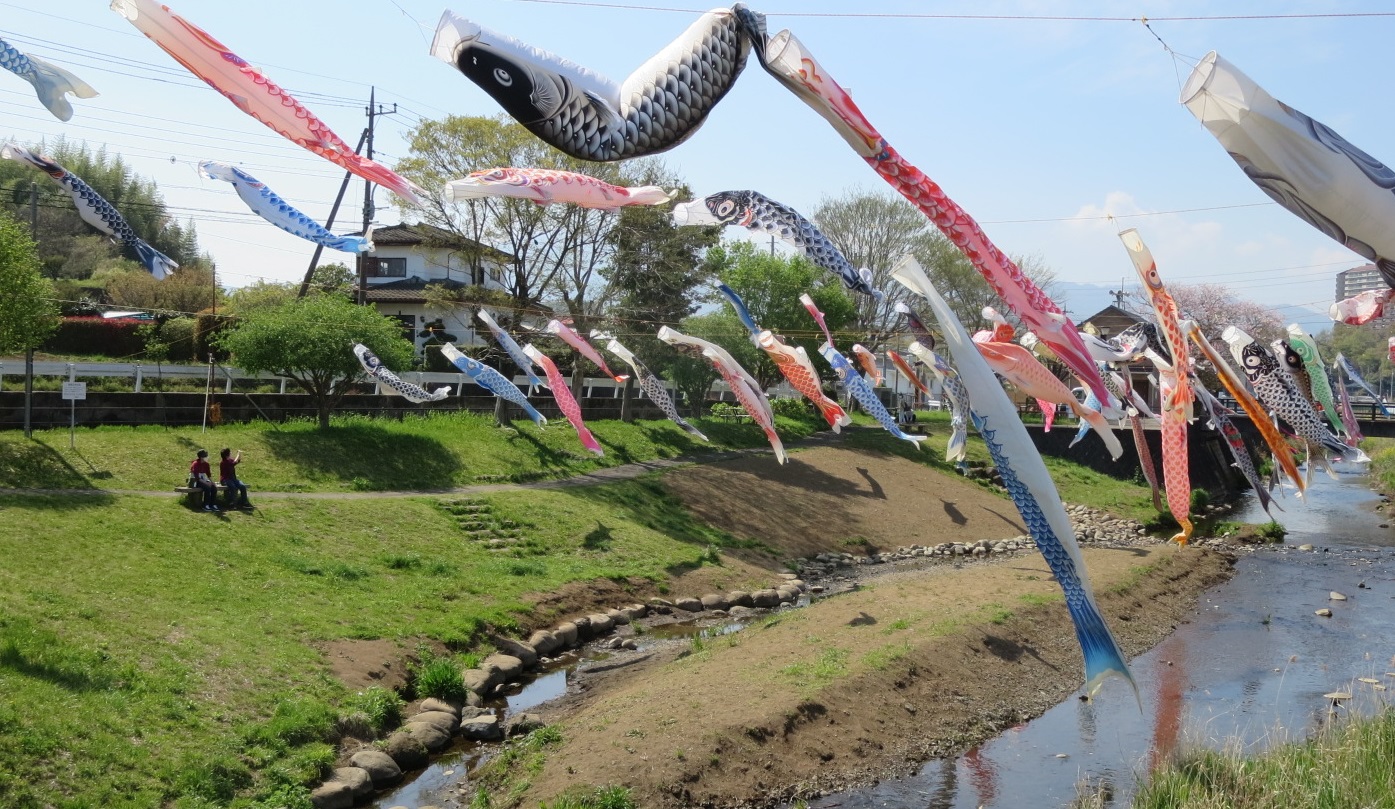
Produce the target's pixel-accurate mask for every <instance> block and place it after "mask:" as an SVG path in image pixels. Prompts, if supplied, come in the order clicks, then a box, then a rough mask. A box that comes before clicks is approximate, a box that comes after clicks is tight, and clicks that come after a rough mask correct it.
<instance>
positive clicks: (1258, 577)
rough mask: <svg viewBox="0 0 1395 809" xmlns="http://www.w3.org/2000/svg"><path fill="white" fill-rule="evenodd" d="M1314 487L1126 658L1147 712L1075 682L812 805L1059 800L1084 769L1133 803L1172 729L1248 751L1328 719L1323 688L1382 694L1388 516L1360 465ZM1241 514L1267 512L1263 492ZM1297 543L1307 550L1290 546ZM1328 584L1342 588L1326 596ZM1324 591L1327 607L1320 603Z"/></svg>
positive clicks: (1175, 734)
mask: <svg viewBox="0 0 1395 809" xmlns="http://www.w3.org/2000/svg"><path fill="white" fill-rule="evenodd" d="M1309 491H1310V493H1309V495H1308V497H1307V502H1306V503H1305V502H1303V501H1300V500H1298V499H1296V498H1294V497H1292V496H1290V497H1288V498H1286V499H1285V500H1284V501H1283V503H1282V505H1283V507H1284V508H1286V509H1288V510H1287V511H1286V512H1283V513H1280V514H1278V518H1279V521H1280V522H1282V523H1283V524H1284V525H1285V526H1286V527H1287V528H1288V530H1289V536H1288V540H1287V542H1286V543H1285V545H1284V546H1283V547H1282V548H1280V549H1275V550H1265V551H1261V552H1258V553H1255V554H1252V555H1250V556H1246V557H1244V558H1242V559H1241V560H1240V561H1239V562H1238V563H1237V573H1236V576H1235V577H1234V578H1233V579H1231V581H1229V582H1227V583H1226V584H1223V585H1221V586H1219V587H1217V588H1215V589H1213V590H1211V591H1210V592H1208V593H1207V594H1206V595H1205V596H1204V597H1203V599H1202V602H1201V603H1200V604H1199V605H1198V614H1197V615H1196V617H1195V618H1194V620H1193V621H1192V622H1191V623H1189V624H1185V625H1183V626H1182V627H1180V628H1179V629H1178V631H1177V632H1175V633H1173V635H1172V636H1170V637H1169V638H1167V639H1166V640H1165V641H1163V642H1162V643H1161V644H1159V645H1158V646H1157V647H1156V648H1154V649H1153V650H1152V651H1150V652H1148V653H1147V654H1144V655H1142V656H1140V657H1138V658H1137V659H1135V660H1134V661H1132V663H1131V664H1130V665H1131V667H1132V669H1133V672H1134V676H1135V678H1136V679H1137V681H1138V687H1139V693H1140V696H1141V699H1142V701H1143V707H1144V710H1143V711H1142V712H1139V711H1138V710H1137V708H1136V707H1135V705H1136V702H1135V700H1134V695H1133V693H1132V692H1131V690H1130V689H1129V688H1128V686H1127V685H1126V684H1124V683H1122V682H1120V681H1118V680H1112V681H1109V682H1108V683H1106V685H1105V687H1104V689H1103V690H1102V691H1101V693H1100V694H1099V695H1098V696H1097V698H1096V700H1095V701H1094V702H1093V703H1086V702H1081V701H1080V700H1078V699H1076V698H1074V697H1072V698H1071V699H1070V700H1068V701H1067V702H1065V703H1062V704H1061V705H1058V706H1056V707H1055V708H1053V709H1051V710H1050V711H1048V712H1047V713H1046V714H1044V715H1043V716H1041V717H1040V718H1038V719H1036V720H1034V721H1032V722H1031V723H1029V724H1028V725H1026V726H1025V727H1022V728H1015V729H1013V730H1010V731H1008V732H1007V733H1004V734H1003V735H1001V736H998V737H997V738H995V739H993V740H991V741H989V742H987V743H985V744H983V745H981V746H979V747H976V748H974V749H973V750H971V751H969V752H968V753H966V754H964V755H963V756H962V757H960V758H959V759H958V760H957V761H949V760H941V761H933V762H930V763H928V764H927V765H926V766H925V767H924V768H922V770H921V771H920V772H919V773H918V774H917V775H915V776H913V777H911V778H907V779H904V780H901V781H894V782H883V783H881V784H878V785H877V786H875V787H870V788H868V789H865V790H854V791H850V792H845V793H840V794H837V795H830V796H827V797H825V798H822V799H820V800H818V801H815V802H813V803H811V804H810V805H811V806H812V807H826V808H831V807H834V806H837V807H841V808H842V809H857V808H859V807H867V808H868V809H870V807H889V806H919V805H924V804H925V797H926V796H931V800H930V802H929V804H928V805H929V806H931V807H936V808H937V809H976V808H977V807H985V809H992V808H993V807H1004V808H1005V807H1014V809H1015V808H1016V807H1024V806H1031V807H1049V806H1057V807H1063V806H1066V805H1067V804H1069V803H1070V802H1071V800H1072V799H1074V798H1075V796H1076V785H1077V784H1078V783H1080V782H1081V781H1082V780H1088V781H1089V782H1090V783H1091V784H1100V783H1105V784H1108V785H1109V786H1110V787H1111V789H1110V797H1109V799H1108V800H1109V803H1110V804H1111V805H1117V806H1127V805H1129V803H1130V802H1131V800H1132V795H1133V790H1134V788H1135V786H1136V784H1137V780H1138V778H1139V777H1140V776H1142V775H1143V774H1145V773H1147V771H1148V770H1149V769H1151V768H1152V767H1154V766H1156V765H1157V763H1158V762H1160V761H1162V760H1163V759H1164V758H1165V757H1166V756H1167V755H1168V753H1170V752H1172V751H1173V750H1175V749H1176V747H1177V746H1178V744H1182V743H1192V742H1199V743H1205V744H1211V745H1218V744H1221V743H1223V742H1222V741H1221V740H1237V741H1238V742H1239V743H1240V744H1241V745H1243V747H1244V749H1245V750H1246V751H1247V752H1258V751H1260V750H1263V749H1265V748H1267V747H1269V746H1271V745H1273V744H1276V743H1281V742H1283V741H1287V740H1290V739H1293V738H1298V737H1302V736H1304V735H1306V734H1307V733H1309V732H1311V731H1312V730H1313V729H1314V728H1316V727H1318V726H1319V725H1320V724H1321V723H1323V722H1326V721H1327V720H1328V717H1329V703H1328V701H1327V700H1326V699H1324V698H1323V696H1322V695H1323V694H1325V693H1327V692H1329V691H1333V690H1350V691H1353V693H1354V694H1356V695H1357V699H1356V700H1353V701H1352V703H1350V705H1351V707H1352V709H1355V710H1363V709H1365V710H1369V709H1371V708H1372V707H1374V706H1375V705H1378V704H1380V703H1381V702H1382V701H1383V697H1384V693H1388V692H1378V691H1375V690H1373V689H1372V688H1371V687H1370V686H1368V685H1363V684H1362V683H1360V682H1354V680H1355V679H1356V678H1358V677H1376V678H1381V679H1383V680H1385V681H1386V682H1387V683H1392V684H1395V680H1389V679H1386V678H1385V671H1386V670H1387V667H1386V666H1385V663H1386V662H1387V661H1390V660H1391V657H1392V655H1393V654H1395V632H1392V630H1395V613H1392V611H1391V610H1390V604H1391V600H1392V599H1395V532H1392V531H1391V530H1390V529H1387V528H1381V527H1380V523H1381V521H1382V518H1381V517H1379V516H1378V515H1376V514H1375V513H1374V509H1373V507H1374V505H1375V504H1376V503H1377V502H1378V499H1379V498H1378V497H1377V495H1375V494H1374V493H1373V492H1371V491H1369V490H1368V489H1366V488H1365V481H1364V479H1363V478H1347V479H1345V480H1342V481H1340V482H1338V481H1332V480H1330V479H1328V478H1326V477H1325V476H1319V477H1317V478H1314V480H1313V486H1312V488H1311V489H1310V490H1309ZM1237 519H1239V520H1242V521H1246V522H1266V521H1268V517H1267V516H1266V515H1265V514H1264V512H1263V510H1261V509H1259V507H1258V506H1257V505H1252V506H1251V507H1248V508H1246V509H1245V510H1243V511H1242V512H1241V514H1240V516H1239V517H1237ZM1303 543H1312V544H1313V545H1315V546H1317V550H1315V551H1312V552H1304V551H1298V550H1297V546H1298V545H1300V544H1303ZM1360 583H1364V584H1365V585H1366V586H1365V587H1364V588H1363V587H1358V584H1360ZM1333 590H1335V591H1337V592H1341V593H1344V594H1345V595H1347V596H1348V598H1349V600H1347V601H1329V598H1328V593H1329V591H1333ZM1324 607H1326V608H1330V609H1331V610H1332V611H1333V616H1332V617H1331V618H1327V619H1324V618H1319V617H1317V616H1316V615H1314V612H1315V611H1316V610H1318V609H1321V608H1324Z"/></svg>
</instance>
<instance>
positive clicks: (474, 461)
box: [0, 412, 816, 492]
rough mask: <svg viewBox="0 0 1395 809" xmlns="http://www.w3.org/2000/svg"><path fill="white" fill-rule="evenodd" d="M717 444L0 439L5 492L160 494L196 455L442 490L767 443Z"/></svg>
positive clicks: (521, 439)
mask: <svg viewBox="0 0 1395 809" xmlns="http://www.w3.org/2000/svg"><path fill="white" fill-rule="evenodd" d="M697 422H698V424H699V425H700V429H701V430H702V431H703V432H705V433H706V434H707V435H708V437H709V438H711V439H712V441H711V443H704V442H702V441H699V440H697V439H696V438H694V437H693V436H691V435H689V434H688V433H686V432H684V431H683V430H681V429H679V427H678V426H677V425H675V424H673V423H671V422H669V421H635V422H633V423H628V424H627V423H625V422H622V421H595V422H591V423H589V426H590V427H591V430H592V432H593V433H595V435H596V438H597V440H599V441H600V442H601V446H603V447H604V448H605V450H606V454H605V456H604V457H601V458H597V457H596V456H595V455H593V454H592V453H590V452H588V451H586V450H585V449H584V448H583V447H582V446H581V444H580V443H578V442H577V438H576V432H575V431H574V430H572V428H571V426H570V425H568V424H566V423H565V422H561V423H556V424H550V425H549V426H548V427H547V428H546V429H538V428H537V427H536V426H534V425H533V424H532V423H531V422H529V421H527V420H526V419H525V420H523V421H521V422H515V429H503V430H501V429H500V428H498V427H495V426H494V420H493V418H492V417H490V416H485V415H481V414H475V413H466V412H457V413H439V414H435V413H433V414H428V415H423V416H420V417H414V418H406V419H403V420H402V421H393V420H388V419H373V418H368V417H365V416H343V417H338V418H335V419H333V420H332V422H331V426H330V428H329V429H327V430H320V429H318V428H317V427H316V425H315V424H314V423H313V422H310V421H297V422H291V423H287V424H267V423H261V422H258V423H250V424H234V425H226V426H221V427H218V428H216V429H212V430H209V431H208V432H201V431H200V430H199V429H198V428H197V427H158V426H144V427H97V428H93V429H84V430H80V431H78V433H77V438H76V445H77V448H76V449H73V450H70V449H68V431H67V430H45V431H38V432H35V433H34V438H35V440H34V441H26V440H25V439H24V437H23V435H22V434H21V433H19V432H17V431H12V432H0V487H15V488H19V487H30V488H68V489H72V488H93V489H128V490H141V491H161V490H166V489H171V488H173V487H174V486H178V485H183V483H184V479H185V477H187V474H188V469H189V463H190V461H192V460H193V457H194V452H195V450H197V449H199V448H201V447H203V448H207V449H208V450H209V453H210V455H212V456H213V461H214V463H215V464H216V461H217V454H218V449H220V448H222V447H230V448H232V449H234V450H239V449H240V450H242V453H243V461H244V464H243V466H242V468H241V477H242V479H243V480H245V481H247V482H248V483H250V484H251V485H252V487H253V489H254V492H255V490H257V489H260V490H263V491H280V492H336V491H385V490H410V491H420V490H433V489H436V490H439V489H447V488H452V487H457V486H470V485H474V484H477V483H500V482H521V481H528V480H545V479H551V478H561V477H570V476H573V475H579V474H584V473H586V472H591V471H594V470H596V469H604V468H608V467H612V466H619V465H621V464H626V463H631V462H635V461H648V460H653V459H655V458H672V457H676V456H679V455H701V454H703V453H706V452H711V451H714V450H721V449H733V448H742V447H755V446H762V445H764V444H765V436H764V435H763V434H762V433H761V431H760V429H759V428H758V427H755V426H752V425H750V424H730V423H726V422H722V421H713V420H706V419H698V420H697ZM778 426H779V429H780V434H781V435H782V436H783V437H784V438H785V440H786V441H794V440H797V439H799V438H803V437H806V436H808V435H810V434H812V433H813V432H814V429H815V427H816V425H815V423H814V422H813V421H812V420H803V421H801V420H794V419H787V418H781V419H780V420H779V425H778Z"/></svg>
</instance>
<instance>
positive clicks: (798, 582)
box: [785, 579, 809, 593]
mask: <svg viewBox="0 0 1395 809" xmlns="http://www.w3.org/2000/svg"><path fill="white" fill-rule="evenodd" d="M785 584H787V585H789V586H790V587H793V588H794V589H796V590H798V591H799V592H801V593H803V592H807V591H808V590H809V585H807V584H805V583H804V580H803V579H790V580H789V581H787V582H785Z"/></svg>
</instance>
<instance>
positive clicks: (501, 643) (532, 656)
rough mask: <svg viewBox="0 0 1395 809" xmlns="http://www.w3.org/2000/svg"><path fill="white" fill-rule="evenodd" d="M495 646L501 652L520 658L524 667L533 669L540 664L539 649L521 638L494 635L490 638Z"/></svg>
mask: <svg viewBox="0 0 1395 809" xmlns="http://www.w3.org/2000/svg"><path fill="white" fill-rule="evenodd" d="M490 640H491V641H492V642H493V643H494V647H495V648H497V649H498V650H499V651H500V652H502V653H503V654H506V655H510V656H512V657H516V658H518V659H519V660H520V661H522V663H523V668H525V669H531V668H533V667H534V666H536V665H538V650H537V649H534V648H533V647H532V646H529V645H528V644H526V643H524V642H523V641H520V640H514V639H513V638H504V637H494V638H491V639H490Z"/></svg>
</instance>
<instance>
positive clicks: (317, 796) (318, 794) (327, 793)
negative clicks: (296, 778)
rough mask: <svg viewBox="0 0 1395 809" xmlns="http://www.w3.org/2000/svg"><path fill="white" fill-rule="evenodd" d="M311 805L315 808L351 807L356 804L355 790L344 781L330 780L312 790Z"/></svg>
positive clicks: (345, 808)
mask: <svg viewBox="0 0 1395 809" xmlns="http://www.w3.org/2000/svg"><path fill="white" fill-rule="evenodd" d="M310 805H311V806H314V807H315V809H349V808H350V807H351V806H353V805H354V791H353V789H352V788H351V787H350V786H349V785H348V784H346V783H344V782H343V781H334V780H329V781H326V782H324V783H323V784H320V785H319V786H317V787H315V788H314V789H313V790H311V792H310Z"/></svg>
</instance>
